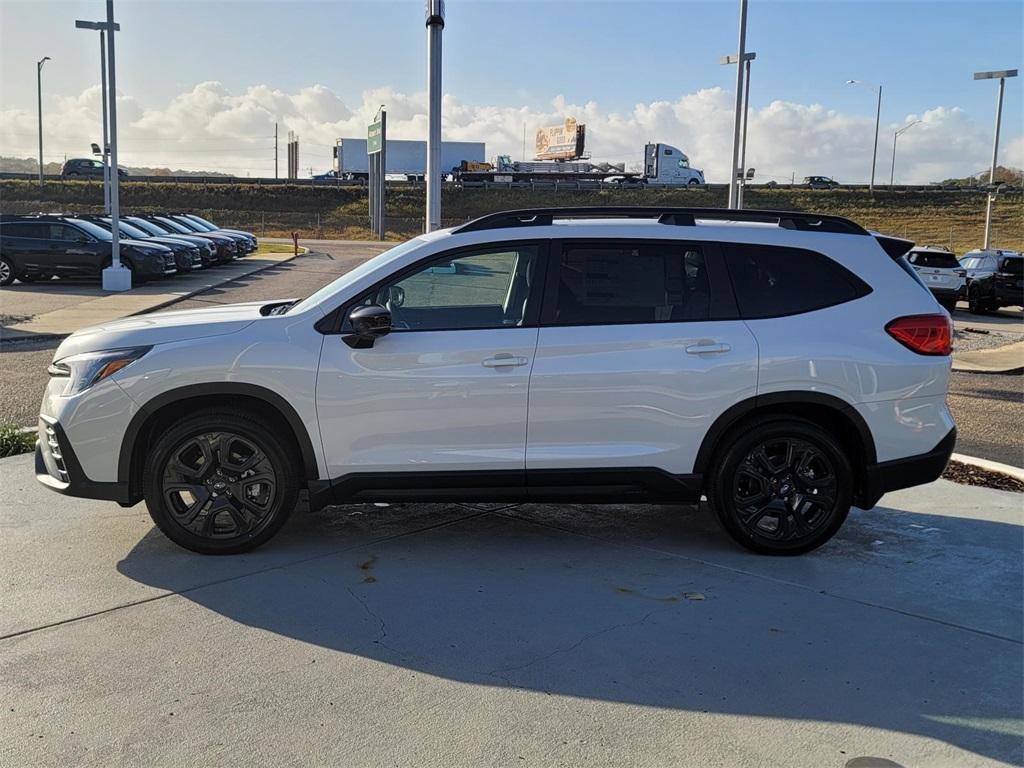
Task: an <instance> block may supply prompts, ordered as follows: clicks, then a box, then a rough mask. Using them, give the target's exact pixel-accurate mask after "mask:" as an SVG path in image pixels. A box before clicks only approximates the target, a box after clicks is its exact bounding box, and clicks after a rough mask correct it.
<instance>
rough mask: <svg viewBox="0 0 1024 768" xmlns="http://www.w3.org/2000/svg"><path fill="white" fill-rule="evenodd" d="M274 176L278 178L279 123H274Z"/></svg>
mask: <svg viewBox="0 0 1024 768" xmlns="http://www.w3.org/2000/svg"><path fill="white" fill-rule="evenodd" d="M274 178H275V179H276V178H277V123H274Z"/></svg>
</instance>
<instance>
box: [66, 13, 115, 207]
mask: <svg viewBox="0 0 1024 768" xmlns="http://www.w3.org/2000/svg"><path fill="white" fill-rule="evenodd" d="M120 28H121V25H120V24H115V25H114V30H115V31H116V30H119V29H120ZM75 29H94V30H99V33H100V100H101V101H102V103H103V147H102V150H101V152H100V156H101V157H100V159H101V160H102V162H103V212H104V213H110V163H109V162H108V160H109V158H108V156H107V153H108V152H109V150H110V143H109V141H108V137H107V126H108V125H109V121H108V120H107V46H106V30H107V23H106V22H105V21H82V20H78V21H76V22H75Z"/></svg>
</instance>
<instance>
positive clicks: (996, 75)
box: [974, 69, 1017, 248]
mask: <svg viewBox="0 0 1024 768" xmlns="http://www.w3.org/2000/svg"><path fill="white" fill-rule="evenodd" d="M1016 76H1017V70H1016V69H1003V70H997V71H995V72H975V73H974V79H975V80H996V79H998V80H999V94H998V95H997V96H996V133H995V137H994V138H993V139H992V169H991V170H990V171H989V173H988V183H989V187H991V186H992V185H994V184H995V183H996V157H997V156H998V154H999V124H1000V123H1001V122H1002V119H1003V88H1004V87H1005V86H1006V78H1008V77H1016ZM994 201H995V194H994V190H992V189H989V191H988V205H987V206H986V208H985V244H984V245H983V246H982V247H983V248H988V247H989V243H990V241H991V239H992V203H993V202H994Z"/></svg>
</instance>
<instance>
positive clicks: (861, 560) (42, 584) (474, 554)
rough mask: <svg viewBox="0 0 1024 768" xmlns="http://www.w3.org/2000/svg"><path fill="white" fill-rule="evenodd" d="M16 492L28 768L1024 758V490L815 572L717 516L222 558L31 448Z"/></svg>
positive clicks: (7, 482) (868, 543)
mask: <svg viewBox="0 0 1024 768" xmlns="http://www.w3.org/2000/svg"><path fill="white" fill-rule="evenodd" d="M0 486H2V487H3V488H4V489H5V496H6V498H7V499H8V500H10V499H17V502H16V503H5V504H4V505H3V506H2V511H0V525H2V530H3V536H2V538H0V572H2V579H3V590H0V622H2V626H0V678H2V680H3V689H4V697H3V698H4V701H3V704H4V706H3V708H2V712H0V763H2V764H4V765H11V766H28V765H33V766H67V765H75V766H111V765H146V766H180V765H194V764H196V763H197V762H199V761H201V762H202V763H203V764H209V765H218V766H234V765H238V766H251V765H294V766H307V765H391V766H416V767H417V768H420V767H422V766H451V765H495V766H498V765H502V766H507V765H538V766H556V765H587V766H643V767H644V768H660V767H661V766H730V768H735V767H739V768H742V767H743V766H765V765H786V766H796V767H797V768H800V767H802V766H808V768H810V767H813V768H823V767H827V766H836V767H837V768H843V767H844V766H848V765H849V766H855V765H861V766H864V765H886V766H890V767H891V766H903V767H904V768H910V767H911V766H948V767H949V768H954V767H955V768H965V767H968V766H994V765H1005V764H1016V763H1018V762H1019V761H1020V760H1021V757H1022V752H1021V743H1022V742H1021V738H1022V734H1024V730H1022V729H1024V721H1022V715H1024V712H1022V708H1024V702H1022V690H1024V689H1022V683H1024V679H1022V668H1021V663H1022V658H1024V656H1022V640H1024V638H1022V618H1024V617H1022V589H1021V579H1020V574H1021V568H1022V557H1021V553H1022V549H1024V547H1022V545H1024V540H1022V528H1021V519H1020V497H1019V495H1016V494H1010V493H1004V492H1000V491H991V490H987V489H979V488H971V487H967V486H958V485H954V484H952V483H948V482H946V481H938V482H937V483H935V484H933V485H931V486H926V487H925V488H923V489H916V490H914V491H907V492H900V493H895V494H890V495H889V496H887V497H885V499H884V500H883V503H882V506H880V507H878V508H876V509H875V510H873V511H871V512H859V511H856V510H855V511H854V513H852V514H851V517H850V519H849V521H848V522H847V524H846V526H845V527H844V528H843V530H842V531H841V532H840V533H839V535H838V536H837V537H836V538H835V539H834V540H833V541H832V542H830V543H829V544H828V545H826V546H825V547H823V548H822V549H820V550H818V551H817V552H815V553H812V554H810V555H807V556H804V557H799V558H783V559H779V558H765V557H759V556H756V555H751V554H748V553H746V552H744V551H741V550H739V549H737V548H735V547H734V546H733V545H732V544H731V543H730V542H729V541H728V539H727V538H726V537H725V535H724V534H723V533H721V532H720V531H719V530H718V528H717V525H716V524H715V523H714V522H713V521H712V519H711V518H710V516H709V514H708V513H707V510H705V509H703V508H697V507H692V506H634V507H574V506H546V505H545V506H542V505H522V506H505V507H502V506H498V505H490V506H477V505H459V504H455V505H393V506H385V507H378V506H373V505H359V506H347V507H336V508H332V509H328V510H324V511H322V512H319V513H316V514H308V513H306V514H300V515H298V516H297V517H296V518H295V519H293V520H292V521H291V522H290V523H289V525H288V526H286V528H285V530H284V531H283V532H282V533H281V534H280V535H279V536H278V537H277V538H276V539H275V540H274V541H273V542H271V543H270V544H269V545H268V546H266V547H264V548H263V549H261V550H258V551H256V552H254V553H250V554H247V555H244V556H236V557H225V558H212V557H201V556H198V555H194V554H191V553H189V552H186V551H185V550H182V549H179V548H177V547H176V546H174V545H172V544H171V543H170V542H169V541H167V540H166V539H165V538H164V537H163V536H162V535H161V534H159V533H158V532H157V531H156V530H155V529H154V528H153V526H152V524H151V522H150V520H149V517H148V515H147V514H146V512H145V509H144V507H143V506H141V505H139V506H136V507H134V508H132V509H127V510H125V509H121V508H119V507H117V506H115V505H113V504H109V503H105V502H96V501H88V500H83V499H70V498H69V499H59V500H58V497H57V496H55V495H53V494H52V493H51V492H50V491H48V490H46V489H45V488H43V487H41V486H39V485H38V484H36V482H35V481H34V479H33V478H32V469H31V457H29V456H19V457H14V458H11V459H4V460H0ZM869 757H870V758H879V759H885V760H888V761H891V762H886V763H880V762H877V761H876V762H865V761H864V760H861V761H860V762H859V763H858V762H855V761H856V760H857V758H869Z"/></svg>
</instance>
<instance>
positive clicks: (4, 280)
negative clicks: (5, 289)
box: [0, 256, 14, 285]
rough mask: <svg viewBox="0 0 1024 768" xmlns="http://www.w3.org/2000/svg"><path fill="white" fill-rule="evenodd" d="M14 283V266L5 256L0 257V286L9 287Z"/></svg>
mask: <svg viewBox="0 0 1024 768" xmlns="http://www.w3.org/2000/svg"><path fill="white" fill-rule="evenodd" d="M13 282H14V265H13V264H11V262H10V259H8V258H7V257H6V256H0V285H10V284H11V283H13Z"/></svg>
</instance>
